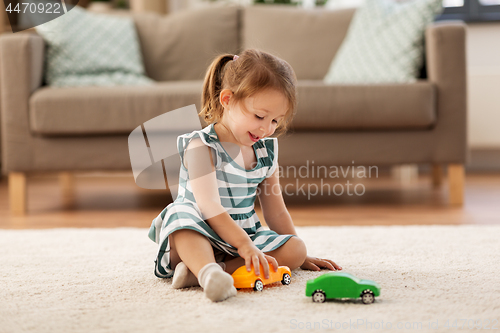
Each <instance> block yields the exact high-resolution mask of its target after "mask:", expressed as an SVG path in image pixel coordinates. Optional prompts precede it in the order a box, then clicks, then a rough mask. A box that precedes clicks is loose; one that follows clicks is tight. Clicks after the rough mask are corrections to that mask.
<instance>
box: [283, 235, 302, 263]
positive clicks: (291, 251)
mask: <svg viewBox="0 0 500 333" xmlns="http://www.w3.org/2000/svg"><path fill="white" fill-rule="evenodd" d="M286 247H287V249H286V259H285V258H283V259H285V261H286V263H284V264H285V265H286V266H288V267H289V268H290V269H295V268H298V267H300V266H302V264H303V263H304V261H305V260H306V257H307V249H306V245H305V243H304V241H303V240H302V239H300V238H298V237H291V238H290V239H289V240H288V241H287V242H286Z"/></svg>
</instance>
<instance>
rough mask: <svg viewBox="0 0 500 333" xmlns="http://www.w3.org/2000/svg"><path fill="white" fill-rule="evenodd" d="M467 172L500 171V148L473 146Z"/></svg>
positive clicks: (466, 168)
mask: <svg viewBox="0 0 500 333" xmlns="http://www.w3.org/2000/svg"><path fill="white" fill-rule="evenodd" d="M465 170H466V172H500V148H471V149H470V159H469V163H468V164H467V165H466V167H465Z"/></svg>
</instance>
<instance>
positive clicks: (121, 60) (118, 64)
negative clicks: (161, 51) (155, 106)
mask: <svg viewBox="0 0 500 333" xmlns="http://www.w3.org/2000/svg"><path fill="white" fill-rule="evenodd" d="M36 31H37V32H38V33H39V34H40V35H41V36H42V37H43V39H44V40H45V41H46V43H47V52H46V60H47V61H46V65H47V66H46V72H45V79H46V81H47V83H48V84H49V85H53V86H59V87H69V86H86V85H97V86H112V85H149V84H153V81H152V80H151V79H149V78H148V77H146V76H145V75H144V74H145V72H144V65H143V63H142V55H141V50H140V46H139V41H138V38H137V33H136V31H135V26H134V22H133V20H132V19H131V18H129V17H117V16H113V15H103V14H95V13H91V12H87V11H86V10H85V9H83V8H81V7H79V6H75V7H73V8H72V9H71V11H69V12H68V13H67V14H65V15H63V16H61V17H58V18H56V19H54V20H52V21H49V22H47V23H44V24H42V25H39V26H37V27H36Z"/></svg>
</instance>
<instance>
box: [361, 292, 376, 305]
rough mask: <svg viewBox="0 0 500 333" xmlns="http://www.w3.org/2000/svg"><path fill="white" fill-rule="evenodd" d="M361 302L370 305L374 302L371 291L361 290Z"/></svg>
mask: <svg viewBox="0 0 500 333" xmlns="http://www.w3.org/2000/svg"><path fill="white" fill-rule="evenodd" d="M361 302H363V303H364V304H372V303H373V302H375V297H374V296H373V291H371V290H369V289H367V290H363V292H362V293H361Z"/></svg>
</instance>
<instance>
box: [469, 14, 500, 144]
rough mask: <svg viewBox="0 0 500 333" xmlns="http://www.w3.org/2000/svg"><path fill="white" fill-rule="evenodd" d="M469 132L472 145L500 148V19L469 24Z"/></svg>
mask: <svg viewBox="0 0 500 333" xmlns="http://www.w3.org/2000/svg"><path fill="white" fill-rule="evenodd" d="M467 74H468V99H469V103H468V107H469V114H468V116H469V118H468V124H469V125H468V134H469V146H470V147H472V148H500V22H498V23H481V24H476V23H475V24H469V25H468V26H467Z"/></svg>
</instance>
